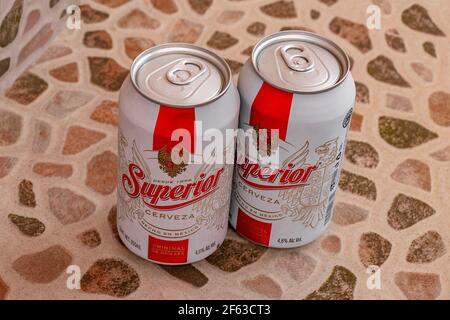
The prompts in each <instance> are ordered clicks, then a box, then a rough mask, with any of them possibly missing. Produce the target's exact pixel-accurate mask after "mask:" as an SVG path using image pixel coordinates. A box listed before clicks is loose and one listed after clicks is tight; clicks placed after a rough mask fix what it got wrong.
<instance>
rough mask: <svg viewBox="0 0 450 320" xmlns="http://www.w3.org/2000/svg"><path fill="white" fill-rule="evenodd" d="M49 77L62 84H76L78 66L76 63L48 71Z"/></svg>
mask: <svg viewBox="0 0 450 320" xmlns="http://www.w3.org/2000/svg"><path fill="white" fill-rule="evenodd" d="M49 73H50V75H51V76H52V77H53V78H55V79H58V80H60V81H64V82H78V65H77V63H76V62H71V63H68V64H65V65H63V66H61V67H57V68H55V69H52V70H50V71H49Z"/></svg>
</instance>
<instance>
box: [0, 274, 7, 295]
mask: <svg viewBox="0 0 450 320" xmlns="http://www.w3.org/2000/svg"><path fill="white" fill-rule="evenodd" d="M8 291H9V287H8V285H7V284H6V283H5V281H3V279H2V278H1V277H0V300H4V299H5V298H6V296H7V294H8Z"/></svg>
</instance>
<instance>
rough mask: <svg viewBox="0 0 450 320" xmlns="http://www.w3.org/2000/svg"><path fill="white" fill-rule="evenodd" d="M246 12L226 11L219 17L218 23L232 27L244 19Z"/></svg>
mask: <svg viewBox="0 0 450 320" xmlns="http://www.w3.org/2000/svg"><path fill="white" fill-rule="evenodd" d="M243 16H244V11H240V10H225V11H223V12H222V13H221V14H220V15H219V16H218V17H217V22H218V23H220V24H223V25H232V24H235V23H236V22H238V21H239V20H241V19H242V17H243Z"/></svg>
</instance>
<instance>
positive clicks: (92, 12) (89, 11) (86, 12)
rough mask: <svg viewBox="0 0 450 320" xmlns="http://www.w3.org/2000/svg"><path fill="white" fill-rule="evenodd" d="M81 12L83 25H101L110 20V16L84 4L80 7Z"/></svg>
mask: <svg viewBox="0 0 450 320" xmlns="http://www.w3.org/2000/svg"><path fill="white" fill-rule="evenodd" d="M80 10H81V20H82V21H83V23H86V24H91V23H99V22H102V21H105V20H106V19H108V17H109V14H108V13H106V12H103V11H100V10H97V9H94V8H92V7H91V6H90V5H88V4H83V5H81V6H80Z"/></svg>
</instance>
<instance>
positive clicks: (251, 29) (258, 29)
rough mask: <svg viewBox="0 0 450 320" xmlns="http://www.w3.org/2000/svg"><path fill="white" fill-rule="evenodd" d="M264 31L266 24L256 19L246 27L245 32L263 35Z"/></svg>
mask: <svg viewBox="0 0 450 320" xmlns="http://www.w3.org/2000/svg"><path fill="white" fill-rule="evenodd" d="M265 31H266V25H265V24H264V23H262V22H259V21H256V22H253V23H252V24H251V25H249V26H248V27H247V32H248V33H250V34H252V35H254V36H257V37H259V36H263V35H264V32H265Z"/></svg>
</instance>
